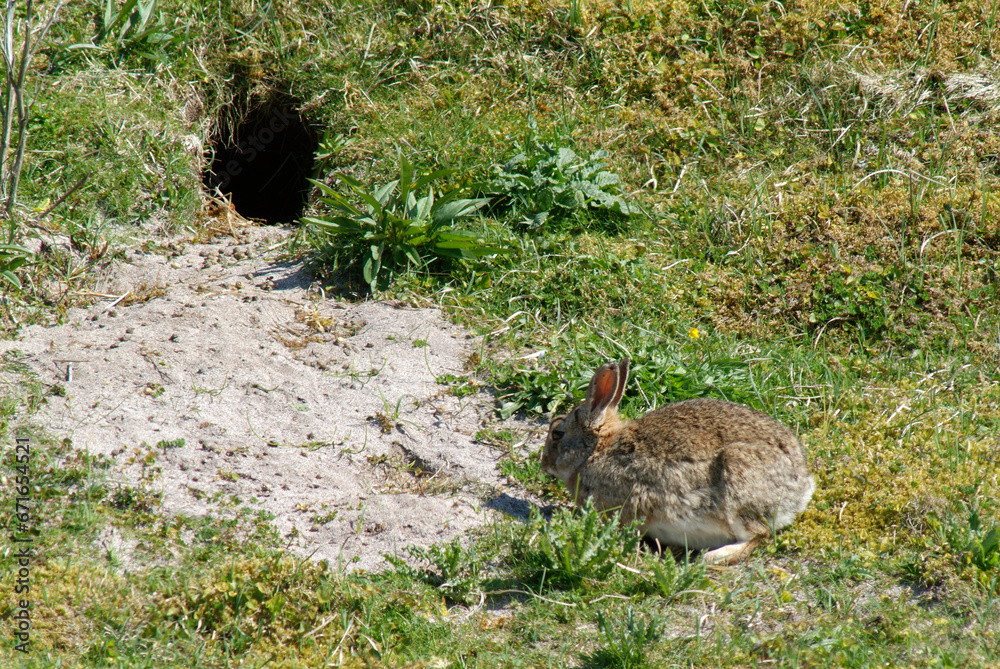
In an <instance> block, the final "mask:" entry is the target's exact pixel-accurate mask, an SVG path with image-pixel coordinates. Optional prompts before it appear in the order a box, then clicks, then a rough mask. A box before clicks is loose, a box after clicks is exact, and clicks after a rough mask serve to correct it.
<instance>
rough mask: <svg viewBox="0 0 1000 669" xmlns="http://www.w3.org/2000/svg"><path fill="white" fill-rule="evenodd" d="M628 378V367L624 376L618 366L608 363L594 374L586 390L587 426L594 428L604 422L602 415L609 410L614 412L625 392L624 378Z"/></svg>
mask: <svg viewBox="0 0 1000 669" xmlns="http://www.w3.org/2000/svg"><path fill="white" fill-rule="evenodd" d="M627 376H628V365H626V366H625V374H624V375H622V374H621V370H620V368H619V365H617V364H615V363H613V362H609V363H606V364H604V365H601V366H600V367H598V368H597V371H596V372H594V377H593V378H592V379H591V380H590V386H589V387H588V388H587V400H586V405H587V424H588V425H589V426H590V427H595V426H597V425H600V424H601V423H603V422H604V415H605V414H606V413H607V410H608V409H609V408H610V409H612V410H614V409H615V408H617V406H618V402H620V401H621V398H622V393H623V392H624V391H625V378H626V377H627Z"/></svg>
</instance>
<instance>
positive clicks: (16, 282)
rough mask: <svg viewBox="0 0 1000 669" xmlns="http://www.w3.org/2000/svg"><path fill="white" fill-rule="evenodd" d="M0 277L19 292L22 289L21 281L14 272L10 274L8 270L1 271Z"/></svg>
mask: <svg viewBox="0 0 1000 669" xmlns="http://www.w3.org/2000/svg"><path fill="white" fill-rule="evenodd" d="M0 277H2V278H3V279H4V280H5V281H7V283H9V284H11V285H12V286H14V287H15V288H17V289H18V290H20V289H21V280H20V279H18V278H17V276H16V275H15V274H14V273H13V272H8V271H7V270H0Z"/></svg>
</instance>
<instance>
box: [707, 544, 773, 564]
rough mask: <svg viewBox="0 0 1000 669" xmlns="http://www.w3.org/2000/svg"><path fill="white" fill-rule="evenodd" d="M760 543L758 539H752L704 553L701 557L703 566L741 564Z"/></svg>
mask: <svg viewBox="0 0 1000 669" xmlns="http://www.w3.org/2000/svg"><path fill="white" fill-rule="evenodd" d="M759 543H760V539H757V538H754V539H750V540H749V541H743V542H741V543H738V544H729V545H728V546H723V547H721V548H716V549H715V550H711V551H705V553H704V554H703V555H702V556H701V559H702V560H704V562H705V564H713V565H732V564H737V563H738V562H742V561H743V560H745V559H746V558H747V557H749V556H750V553H752V552H753V549H754V548H756V547H757V545H758V544H759Z"/></svg>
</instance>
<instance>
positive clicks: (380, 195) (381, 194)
mask: <svg viewBox="0 0 1000 669" xmlns="http://www.w3.org/2000/svg"><path fill="white" fill-rule="evenodd" d="M397 183H399V182H398V181H390V182H389V183H387V184H386V185H384V186H382V187H381V188H379V189H377V190H376V191H375V193H374V194H373V195H374V196H375V199H376V200H378V202H379V204H380V205H382V206H383V207H385V206H386V201H387V200H388V199H389V195H391V194H392V191H393V189H394V188H395V187H396V184H397Z"/></svg>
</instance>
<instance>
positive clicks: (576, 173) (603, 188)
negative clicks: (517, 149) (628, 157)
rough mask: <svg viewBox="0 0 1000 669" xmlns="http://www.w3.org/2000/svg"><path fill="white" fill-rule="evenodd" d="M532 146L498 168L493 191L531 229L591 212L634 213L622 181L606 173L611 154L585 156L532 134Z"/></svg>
mask: <svg viewBox="0 0 1000 669" xmlns="http://www.w3.org/2000/svg"><path fill="white" fill-rule="evenodd" d="M529 145H530V146H529V149H528V150H527V151H522V152H521V153H518V154H517V155H516V156H514V157H513V158H511V159H510V160H508V161H507V163H506V164H504V165H503V166H500V167H498V168H497V176H496V178H495V179H494V180H493V183H492V185H491V187H490V192H492V193H494V194H496V195H499V196H500V197H501V198H503V199H505V200H506V201H508V202H510V203H511V204H512V205H513V207H514V208H515V210H516V211H517V212H518V213H519V214H520V215H521V216H523V222H524V223H525V224H526V225H527V226H528V227H529V228H532V229H534V228H540V227H541V226H543V225H544V224H545V223H546V222H547V221H548V220H549V218H552V219H554V220H558V219H562V218H564V217H566V216H567V215H570V214H573V213H576V212H580V211H586V210H596V211H599V212H603V213H608V214H614V215H617V216H630V215H632V214H633V213H635V212H634V210H633V209H632V207H630V206H629V205H628V204H627V203H626V202H625V200H624V199H623V198H622V194H621V179H620V178H619V177H618V175H617V174H615V173H613V172H609V171H607V170H606V169H605V167H606V163H605V162H604V159H605V158H607V157H608V152H607V151H604V150H599V151H595V152H593V153H591V154H590V157H589V158H581V157H580V156H578V155H577V154H576V152H575V151H573V150H572V149H570V148H568V147H554V146H551V145H549V144H540V143H538V142H537V141H536V140H535V139H534V137H533V136H532V137H531V139H530V140H529Z"/></svg>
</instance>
